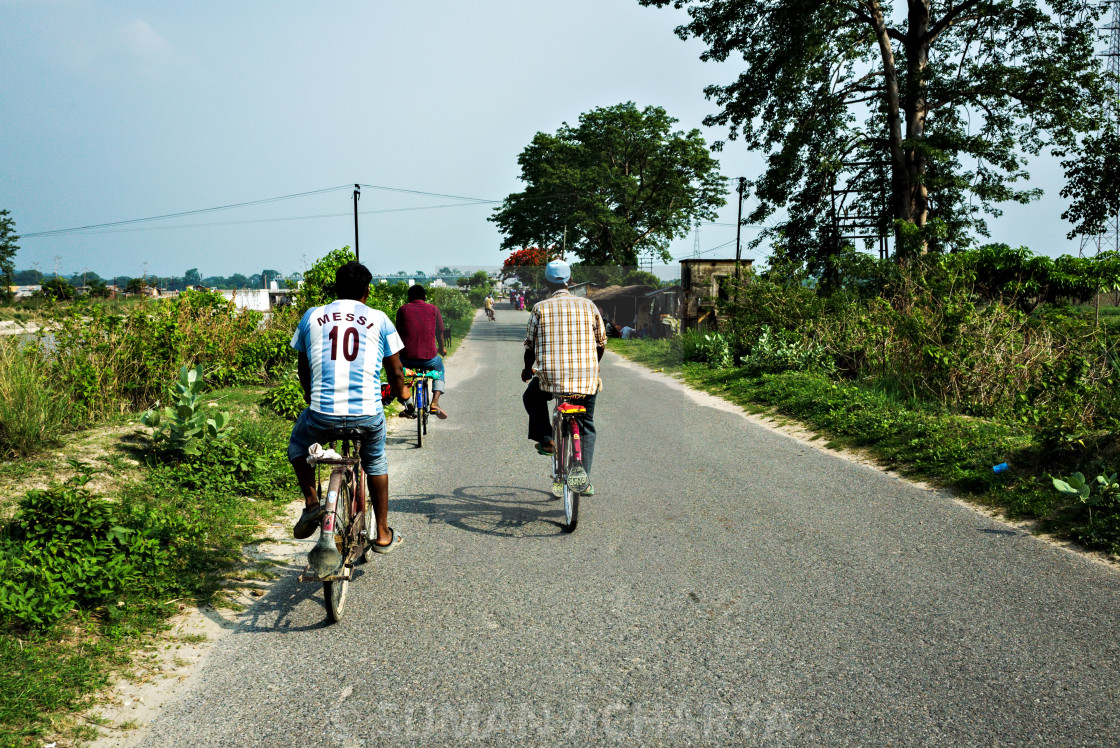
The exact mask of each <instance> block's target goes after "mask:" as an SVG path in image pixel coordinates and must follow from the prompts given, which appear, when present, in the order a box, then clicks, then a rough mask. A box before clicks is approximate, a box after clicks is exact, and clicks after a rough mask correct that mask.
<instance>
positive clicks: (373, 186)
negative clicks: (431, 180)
mask: <svg viewBox="0 0 1120 748" xmlns="http://www.w3.org/2000/svg"><path fill="white" fill-rule="evenodd" d="M360 186H362V187H368V188H369V189H371V190H384V191H385V192H403V193H405V194H407V195H424V196H426V197H446V198H448V199H450V200H469V201H470V202H474V203H500V202H502V201H501V200H488V199H486V198H483V197H463V196H462V195H445V194H443V193H441V192H424V191H422V190H406V189H404V188H403V187H381V186H379V185H376V184H363V185H360Z"/></svg>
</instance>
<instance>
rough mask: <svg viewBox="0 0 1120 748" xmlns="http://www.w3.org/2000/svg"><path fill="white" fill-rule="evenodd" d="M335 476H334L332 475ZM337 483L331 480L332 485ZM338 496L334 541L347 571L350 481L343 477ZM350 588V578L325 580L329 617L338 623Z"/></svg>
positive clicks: (339, 483)
mask: <svg viewBox="0 0 1120 748" xmlns="http://www.w3.org/2000/svg"><path fill="white" fill-rule="evenodd" d="M332 478H333V476H332ZM334 483H335V481H334V480H332V481H331V485H332V486H333V484H334ZM337 490H338V498H337V499H336V501H335V514H336V515H337V519H336V521H335V526H334V542H335V545H336V546H337V547H338V552H339V553H341V554H342V571H343V572H345V570H346V566H347V564H348V563H349V560H350V542H349V538H350V520H351V516H352V515H351V513H350V501H351V495H350V483H349V482H348V481H347V480H346V479H345V478H343V479H342V480H340V481H338V489H337ZM349 589H350V580H348V579H335V580H332V581H330V582H323V603H324V604H325V605H326V607H327V617H328V618H330V619H331V621H332V622H334V623H337V622H338V621H340V620H342V613H343V611H344V610H345V609H346V593H347V592H348V591H349Z"/></svg>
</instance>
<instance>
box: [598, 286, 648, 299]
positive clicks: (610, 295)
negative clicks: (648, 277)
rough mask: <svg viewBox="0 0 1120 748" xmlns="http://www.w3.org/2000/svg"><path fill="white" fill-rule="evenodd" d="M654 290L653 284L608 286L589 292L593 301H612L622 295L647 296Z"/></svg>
mask: <svg viewBox="0 0 1120 748" xmlns="http://www.w3.org/2000/svg"><path fill="white" fill-rule="evenodd" d="M652 290H654V288H653V286H607V287H606V288H596V289H594V290H591V291H588V292H587V298H589V299H591V300H592V301H596V302H598V301H611V300H613V299H617V298H619V297H622V296H645V295H646V294H648V293H649V292H650V291H652Z"/></svg>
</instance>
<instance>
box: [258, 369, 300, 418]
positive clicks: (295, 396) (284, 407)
mask: <svg viewBox="0 0 1120 748" xmlns="http://www.w3.org/2000/svg"><path fill="white" fill-rule="evenodd" d="M262 400H263V402H264V404H265V405H267V406H268V407H269V408H271V409H272V410H273V411H275V412H276V414H277V415H278V416H280V417H281V418H287V419H288V420H289V421H294V420H295V419H296V418H298V417H299V414H300V413H302V412H303V409H304V408H305V407H307V403H306V402H304V399H303V387H301V386H300V383H299V378H298V377H297V376H296V375H295V374H294V373H292V374H289V375H288V376H286V377H284V378H283V379H282V380H280V384H278V385H277V386H275V387H273V388H272V389H270V390H269V391H268V392H266V393H264V397H263V398H262Z"/></svg>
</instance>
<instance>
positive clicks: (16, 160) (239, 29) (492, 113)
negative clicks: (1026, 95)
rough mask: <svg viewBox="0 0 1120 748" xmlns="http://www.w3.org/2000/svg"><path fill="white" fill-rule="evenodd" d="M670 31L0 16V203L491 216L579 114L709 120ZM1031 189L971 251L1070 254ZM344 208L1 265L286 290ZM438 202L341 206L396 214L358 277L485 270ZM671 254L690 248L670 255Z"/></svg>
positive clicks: (152, 12)
mask: <svg viewBox="0 0 1120 748" xmlns="http://www.w3.org/2000/svg"><path fill="white" fill-rule="evenodd" d="M680 21H681V15H680V14H679V13H677V12H675V11H672V10H657V9H651V8H643V7H641V6H639V5H638V3H637V1H636V0H566V1H565V2H563V3H560V2H543V1H540V0H472V2H464V1H463V0H458V1H455V0H429V2H424V3H401V2H384V1H383V0H378V1H376V2H365V3H356V2H355V3H340V2H334V3H307V2H299V3H296V2H287V1H275V2H270V3H253V4H250V3H230V2H208V1H205V0H204V1H196V2H192V3H151V2H114V3H112V4H109V3H95V2H89V1H87V0H0V58H2V66H3V70H4V71H5V72H4V75H3V76H0V164H3V167H2V169H0V208H6V209H8V210H10V211H11V212H12V213H13V216H14V217H15V219H16V222H17V230H18V231H19V233H20V234H23V235H27V234H32V233H35V232H41V231H49V230H54V229H63V228H69V227H75V226H85V225H90V224H101V223H108V222H114V221H123V220H129V219H136V218H145V217H149V216H158V215H164V214H169V213H177V212H181V211H189V210H195V209H202V208H210V207H214V206H220V205H226V204H231V203H242V202H248V201H255V200H261V199H265V198H270V197H275V196H282V195H290V194H295V193H302V192H308V191H314V190H320V189H324V188H331V187H343V186H345V185H349V184H352V183H354V182H359V183H362V184H367V185H380V186H387V187H394V188H404V189H410V190H419V191H426V192H434V193H445V194H450V195H457V196H468V197H475V198H483V199H492V200H500V199H501V198H503V197H505V195H507V194H508V193H510V192H511V191H516V190H518V189H520V188H521V183H520V182H519V181H518V179H517V176H518V168H517V155H518V153H519V152H520V151H521V149H522V148H523V147H524V146H525V145H526V144H527V143H528V142H529V140H530V139H531V138H532V136H533V134H534V133H535V132H537V131H554V130H555V129H556V128H557V127H558V126H559V125H560V124H561V123H562V122H564V121H569V122H575V121H576V120H577V118H578V117H579V114H580V113H581V112H585V111H587V110H589V109H592V108H594V107H597V106H609V105H612V104H617V103H620V102H623V101H634V102H635V103H637V104H638V105H639V106H646V105H650V104H653V105H659V106H663V107H665V109H666V110H667V111H668V112H669V113H670V114H671V115H672V116H674V117H676V118H678V119H679V120H680V125H679V126H680V127H682V128H685V129H691V128H693V127H699V126H700V121H701V119H702V118H703V116H704V115H705V114H708V113H710V112H711V111H713V106H712V105H711V104H710V103H709V102H707V101H705V99H704V97H703V93H702V89H703V87H704V86H705V85H707V84H709V83H716V82H724V81H727V80H729V79H730V78H731V77H732V76H733V75H734V74H735V72H736V67H735V64H734V63H728V64H725V65H715V64H710V63H709V64H705V63H701V62H700V61H699V59H698V57H699V54H700V52H701V51H702V47H701V45H700V44H699V43H698V42H696V41H690V42H682V41H681V40H680V39H678V38H677V37H676V36H675V35H674V34H673V28H674V27H675V26H676V25H677V24H678V23H680ZM704 133H705V137H706V138H707V139H708V140H709V142H710V141H712V140H716V139H720V138H722V137H723V136H724V135H725V133H724V132H723V131H721V130H718V129H716V130H705V131H704ZM718 158H719V160H720V163H721V170H722V172H723V174H724V175H725V176H727V177H729V178H733V177H738V176H740V175H744V176H748V177H751V176H753V175H755V174H756V173H757V172H758V165H759V163H760V162H759V159H758V157H757V156H753V155H750V154H747V153H746V152H745V151H744V150H743V149H742V147H741V146H738V145H737V144H735V143H729V144H728V147H727V148H726V149H725V150H724V152H723V153H722V154H719V156H718ZM1031 172H1032V174H1033V175H1034V182H1033V183H1034V184H1035V185H1036V186H1039V187H1042V188H1043V189H1044V190H1045V191H1046V196H1045V197H1044V198H1043V199H1042V200H1041V201H1039V202H1037V203H1034V204H1032V205H1031V206H1028V207H1020V206H1008V207H1007V209H1006V210H1007V212H1006V215H1005V217H1004V218H1002V219H998V220H994V221H992V222H991V227H992V233H993V240H997V241H1004V242H1007V243H1008V244H1012V245H1027V246H1029V247H1031V248H1032V249H1033V250H1035V251H1036V252H1040V253H1046V254H1051V255H1057V254H1062V253H1073V254H1076V253H1077V245H1076V244H1074V243H1072V242H1069V241H1067V240H1066V239H1065V233H1066V231H1067V230H1068V226H1067V224H1066V223H1065V222H1064V221H1062V219H1061V218H1060V214H1061V212H1062V210H1063V209H1064V207H1065V205H1064V201H1062V200H1061V198H1060V197H1059V196H1058V191H1059V190H1060V189H1061V186H1062V176H1061V170H1060V169H1059V168H1058V167H1057V165H1056V164H1055V163H1054V162H1053V161H1051V160H1043V161H1039V162H1037V163H1035V164H1033V165H1032V168H1031ZM350 194H351V193H350V191H349V190H348V189H338V190H334V191H331V192H326V193H323V194H319V195H314V196H308V197H304V198H299V199H292V200H285V201H280V202H274V203H268V204H265V205H259V206H253V207H249V208H243V209H236V210H228V211H222V212H218V213H207V214H203V215H200V216H191V217H184V218H181V219H177V220H175V221H161V222H153V223H147V224H138V225H133V226H129V227H120V228H119V229H114V230H112V231H105V232H102V233H97V234H83V235H74V234H71V235H66V236H60V237H41V238H34V237H28V238H25V239H23V240H21V242H20V245H21V250H20V253H19V255H18V256H17V258H16V266H17V268H26V267H32V266H33V265H37V266H38V268H39V269H40V270H42V271H44V272H50V271H52V270H54V268H55V267H56V266H57V267H58V269H59V270H60V271H61V272H63V273H70V272H80V271H81V270H82V269H84V268H90V269H93V270H96V271H97V272H99V273H101V274H102V275H109V276H112V275H118V274H120V275H125V274H128V275H139V274H140V273H141V272H142V271H143V270H145V269H146V270H147V271H148V272H149V273H153V274H157V275H171V274H175V275H181V274H182V273H183V272H184V271H185V270H186V269H188V268H192V267H197V268H199V269H200V271H201V272H202V274H203V275H228V274H232V273H235V272H241V273H245V274H250V273H252V272H259V271H260V270H261V269H263V268H275V269H278V270H281V271H282V272H291V271H294V270H300V269H303V268H304V267H306V265H307V264H308V263H309V262H311V261H314V259H316V258H317V257H319V256H321V255H323V254H325V253H326V252H327V251H329V250H331V249H334V248H337V247H340V246H342V245H344V244H350V243H351V242H352V238H353V219H352V217H351V215H350V211H351V209H352V204H351V199H350ZM455 202H456V201H454V200H448V199H443V198H434V197H424V196H418V195H408V194H402V193H393V192H383V191H376V190H372V189H368V188H367V189H363V191H362V199H361V202H360V207H361V210H363V211H375V210H380V211H397V212H380V213H366V214H364V215H362V216H361V229H360V231H361V234H360V235H361V249H362V259H363V261H364V262H366V263H367V264H368V265H370V267H371V269H373V270H374V272H392V271H395V270H408V271H413V270H418V269H419V270H425V271H431V270H433V269H435V268H438V267H440V266H443V265H451V266H456V265H458V266H468V265H469V266H484V265H499V264H500V263H501V261H502V259H503V257H504V253H501V252H499V251H498V244H499V242H500V240H501V237H500V236H499V234H498V232H497V231H496V229H495V227H494V226H493V224H491V223H489V222H487V221H486V218H487V216H488V215H489V214H490V206H487V205H482V204H475V205H467V206H459V207H451V208H436V209H425V210H401V209H406V208H408V209H411V208H422V207H425V206H433V205H447V204H449V203H455ZM734 210H735V206H734V203H733V202H730V201H729V204H728V206H727V207H726V208H725V209H724V212H723V216H721V219H720V221H721V222H722V223H728V224H732V225H730V226H719V225H717V226H705V227H703V228H702V229H701V236H700V244H701V249H703V250H707V249H709V248H712V247H715V246H717V245H720V244H723V243H724V242H727V241H729V240H733V239H734V236H735V229H734V226H733V223H734V220H735V212H734ZM323 215H326V216H331V215H333V216H334V217H328V218H306V217H307V216H323ZM185 224H208V225H189V226H186V227H183V226H184V225H185ZM172 225H175V226H179V228H168V227H169V226H172ZM126 228H127V229H128V230H122V229H126ZM135 229H142V230H135ZM749 235H750V230H746V231H745V232H744V236H749ZM692 249H693V238H692V237H691V236H690V237H688V238H685V239H682V240H680V241H679V242H677V243H676V244H675V245H674V246H673V247H672V251H673V252H674V254H675V255H688V254H690V253H691V252H692ZM728 251H729V252H730V254H731V255H733V254H734V247H733V245H732V246H731V247H729V248H728V249H721V250H717V251H715V252H712V253H710V255H709V256H712V257H715V256H722V255H724V254H725V252H728ZM763 255H764V252H762V251H758V252H756V253H754V256H755V257H756V258H758V259H761V258H762V256H763Z"/></svg>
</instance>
